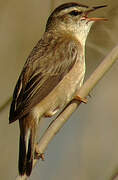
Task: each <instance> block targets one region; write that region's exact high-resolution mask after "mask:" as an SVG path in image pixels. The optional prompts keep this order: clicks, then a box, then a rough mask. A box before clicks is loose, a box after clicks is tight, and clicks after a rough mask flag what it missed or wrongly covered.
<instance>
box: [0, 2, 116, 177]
mask: <svg viewBox="0 0 118 180" xmlns="http://www.w3.org/2000/svg"><path fill="white" fill-rule="evenodd" d="M63 2H69V1H67V0H65V1H63V0H48V1H46V0H45V1H41V0H25V1H16V0H0V82H1V88H0V105H2V104H3V103H4V102H5V101H6V100H7V99H8V98H9V97H10V96H11V95H12V93H13V89H14V86H15V83H16V81H17V79H18V76H19V74H20V72H21V69H22V67H23V64H24V62H25V60H26V58H27V56H28V55H29V53H30V51H31V50H32V48H33V47H34V46H35V44H36V43H37V41H38V40H39V39H40V37H41V35H42V34H43V32H44V29H45V23H46V20H47V17H48V16H49V14H50V12H51V11H52V10H53V9H54V8H55V7H56V6H58V5H60V4H61V3H63ZM76 2H78V1H76ZM79 2H81V3H83V4H86V5H93V6H95V5H104V4H108V7H107V8H104V9H100V10H98V11H96V12H95V13H93V15H97V16H98V17H107V18H108V19H109V21H107V22H97V23H95V24H94V25H93V27H92V29H91V31H90V34H89V37H88V39H87V44H86V64H87V73H86V79H87V78H88V77H89V75H90V74H91V73H92V72H93V71H94V69H95V68H96V67H97V66H98V64H99V63H100V62H101V61H102V59H103V58H104V57H105V56H106V55H107V53H109V52H110V51H111V49H112V48H113V47H114V46H115V45H116V44H117V43H118V1H115V0H114V1H113V0H106V1H105V0H100V1H99V0H87V1H86V0H80V1H79ZM117 92H118V62H116V63H115V64H114V65H113V67H112V69H111V70H110V71H109V72H108V73H107V74H106V75H105V76H104V78H103V79H102V80H101V81H100V82H99V83H98V85H97V86H96V87H95V89H94V90H93V91H92V92H91V98H88V103H87V105H85V104H82V105H81V106H80V107H79V109H78V110H77V111H76V112H75V113H74V114H73V115H72V116H71V118H70V119H69V121H68V122H67V123H66V124H65V125H64V127H63V128H62V129H61V131H60V132H59V133H58V134H57V135H56V137H55V138H54V140H53V141H52V142H51V144H50V145H49V146H48V149H47V151H46V153H45V161H44V162H41V161H40V162H38V164H37V165H36V167H35V169H34V170H33V173H32V176H31V178H30V179H31V180H38V179H40V180H60V179H62V180H63V179H68V180H110V177H111V175H112V174H113V173H114V172H115V171H116V170H117V169H118V110H117V107H118V105H117V101H118V94H117ZM8 114H9V107H7V108H5V110H4V111H2V113H0V179H1V180H13V179H15V176H16V175H17V161H18V144H19V142H18V141H19V127H18V122H15V123H13V124H11V125H9V124H8ZM49 123H50V120H48V119H46V120H44V121H42V122H41V128H42V129H44V128H45V127H46V126H48V124H49ZM116 179H118V178H116ZM116 179H115V180H116Z"/></svg>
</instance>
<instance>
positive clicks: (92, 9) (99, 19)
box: [84, 5, 108, 21]
mask: <svg viewBox="0 0 118 180" xmlns="http://www.w3.org/2000/svg"><path fill="white" fill-rule="evenodd" d="M104 7H107V5H103V6H94V7H92V8H89V9H88V10H87V11H86V12H85V16H84V18H85V19H87V20H88V21H107V20H108V19H107V18H102V17H98V18H97V17H88V14H89V13H90V12H93V11H95V10H97V9H100V8H104Z"/></svg>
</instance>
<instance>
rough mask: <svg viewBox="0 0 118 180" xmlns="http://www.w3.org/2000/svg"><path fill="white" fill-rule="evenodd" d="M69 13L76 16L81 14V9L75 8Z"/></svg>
mask: <svg viewBox="0 0 118 180" xmlns="http://www.w3.org/2000/svg"><path fill="white" fill-rule="evenodd" d="M69 14H70V15H71V16H78V15H81V14H82V11H76V10H74V11H71V12H70V13H69Z"/></svg>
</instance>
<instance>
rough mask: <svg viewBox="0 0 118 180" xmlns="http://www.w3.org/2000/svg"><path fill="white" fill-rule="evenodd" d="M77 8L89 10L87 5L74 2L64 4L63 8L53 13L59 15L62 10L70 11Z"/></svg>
mask: <svg viewBox="0 0 118 180" xmlns="http://www.w3.org/2000/svg"><path fill="white" fill-rule="evenodd" d="M76 6H80V7H85V8H88V6H86V5H83V4H80V3H74V2H72V3H65V4H62V5H61V6H59V7H57V8H56V9H55V10H54V11H53V13H58V12H60V11H62V10H65V9H68V8H71V7H76Z"/></svg>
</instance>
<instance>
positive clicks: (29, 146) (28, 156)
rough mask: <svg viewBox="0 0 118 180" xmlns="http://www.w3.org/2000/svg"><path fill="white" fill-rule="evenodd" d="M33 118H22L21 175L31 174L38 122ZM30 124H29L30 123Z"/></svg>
mask: <svg viewBox="0 0 118 180" xmlns="http://www.w3.org/2000/svg"><path fill="white" fill-rule="evenodd" d="M30 120H31V119H30V118H29V119H28V118H26V117H25V118H22V119H20V120H19V123H20V141H19V174H20V176H23V175H26V176H30V174H31V171H32V166H33V159H34V149H35V148H34V146H35V136H36V123H35V121H33V120H31V124H30V123H29V122H28V121H30ZM28 124H29V125H28Z"/></svg>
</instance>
